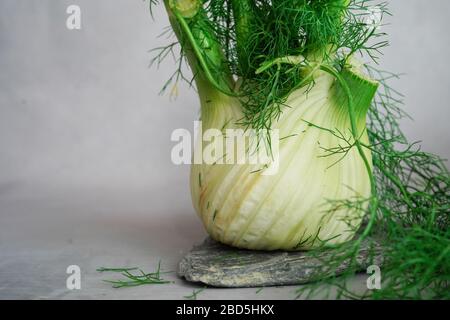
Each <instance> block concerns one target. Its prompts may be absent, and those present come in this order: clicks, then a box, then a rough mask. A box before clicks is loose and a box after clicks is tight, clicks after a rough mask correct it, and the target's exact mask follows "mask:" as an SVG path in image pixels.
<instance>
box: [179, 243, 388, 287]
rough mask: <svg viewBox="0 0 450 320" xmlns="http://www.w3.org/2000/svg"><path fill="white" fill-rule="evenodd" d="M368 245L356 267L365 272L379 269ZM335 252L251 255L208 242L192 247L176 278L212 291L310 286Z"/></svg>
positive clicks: (378, 257) (378, 256) (379, 260)
mask: <svg viewBox="0 0 450 320" xmlns="http://www.w3.org/2000/svg"><path fill="white" fill-rule="evenodd" d="M369 248H370V247H369V242H367V241H366V242H364V243H363V244H362V246H361V249H360V251H359V252H358V257H357V261H358V267H360V269H361V271H365V270H366V269H367V267H368V266H369V265H372V264H376V265H379V266H380V265H381V263H382V255H381V248H380V246H379V245H376V247H375V248H376V251H375V252H376V255H375V256H374V257H369ZM334 254H336V252H333V250H328V251H326V252H323V253H320V256H318V257H311V256H308V255H307V254H306V253H305V252H301V251H300V252H299V251H297V252H286V251H274V252H264V251H250V250H241V249H236V248H232V247H229V246H225V245H223V244H220V243H218V242H216V241H214V240H212V239H211V238H207V239H206V240H205V241H204V242H203V243H202V244H201V245H198V246H195V247H194V248H193V249H192V250H191V251H190V252H189V253H188V254H187V255H186V256H184V258H183V259H182V260H181V261H180V263H179V266H178V275H179V276H180V277H182V278H184V279H186V280H188V281H190V282H199V283H203V284H205V285H209V286H214V287H231V288H239V287H262V286H282V285H296V284H305V283H308V282H311V280H312V279H313V277H314V274H315V272H316V271H318V270H323V263H322V262H321V261H320V260H321V259H327V258H329V257H330V256H333V255H334ZM347 267H348V263H343V264H342V265H340V266H339V267H338V268H337V270H336V273H337V274H341V273H342V272H343V271H345V270H346V268H347Z"/></svg>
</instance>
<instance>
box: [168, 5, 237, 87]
mask: <svg viewBox="0 0 450 320" xmlns="http://www.w3.org/2000/svg"><path fill="white" fill-rule="evenodd" d="M201 2H202V1H200V0H165V2H164V3H165V5H166V10H167V12H168V15H169V20H170V22H171V24H172V27H173V29H174V30H175V34H176V35H177V37H178V39H179V41H180V44H181V45H182V47H183V49H184V52H185V54H186V56H187V59H188V62H189V65H190V66H191V69H192V70H193V72H194V75H195V77H196V82H197V87H198V89H199V90H202V88H203V87H205V86H206V87H208V86H209V85H210V86H212V87H214V88H215V89H216V90H218V91H220V92H222V93H224V94H226V95H235V94H234V92H233V87H234V83H233V78H232V76H231V72H230V70H229V68H228V66H227V63H226V59H225V56H224V53H223V51H222V48H221V46H220V43H219V41H218V39H217V38H216V36H215V34H214V31H213V30H212V29H211V27H210V26H211V23H210V21H209V19H208V17H207V16H206V14H205V12H204V10H203V8H202V5H201ZM208 83H209V85H208ZM207 89H211V88H207Z"/></svg>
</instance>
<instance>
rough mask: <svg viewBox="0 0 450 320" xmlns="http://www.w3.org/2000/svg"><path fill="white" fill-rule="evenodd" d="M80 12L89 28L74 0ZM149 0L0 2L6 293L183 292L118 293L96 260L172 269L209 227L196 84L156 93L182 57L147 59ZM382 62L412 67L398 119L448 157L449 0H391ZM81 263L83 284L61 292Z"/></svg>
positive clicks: (2, 279)
mask: <svg viewBox="0 0 450 320" xmlns="http://www.w3.org/2000/svg"><path fill="white" fill-rule="evenodd" d="M70 4H77V5H79V6H80V7H81V9H82V30H80V31H70V30H68V29H67V28H66V25H65V22H66V18H67V14H66V12H65V11H66V8H67V6H68V5H70ZM146 7H147V4H146V3H144V2H143V1H141V0H95V1H92V0H70V1H67V0H0V297H7V298H10V297H29V298H46V297H63V298H79V297H85V298H86V297H87V298H92V297H97V298H102V297H136V298H182V297H183V295H185V294H189V293H190V292H191V291H192V288H191V287H190V286H189V285H186V284H185V283H183V282H181V281H180V280H177V279H176V277H175V276H172V275H171V276H169V277H172V278H173V279H174V280H175V281H176V284H174V285H171V286H168V287H165V288H168V289H165V290H162V291H161V290H159V291H154V290H152V289H148V288H147V289H135V290H134V291H122V292H120V293H118V292H117V291H111V290H110V289H109V287H108V286H106V285H103V284H102V283H101V281H100V279H101V278H102V276H99V275H98V274H97V273H96V272H95V268H96V267H98V266H100V265H104V264H110V265H111V264H115V266H117V265H130V264H139V265H141V266H142V265H144V267H147V269H148V268H152V266H153V265H154V264H155V263H156V262H157V261H158V259H161V260H163V262H164V263H165V264H166V267H167V268H168V269H174V268H175V267H176V262H177V261H178V259H179V258H180V257H181V255H182V253H183V252H184V251H186V250H187V249H189V248H190V246H191V244H192V243H194V242H198V241H200V240H201V239H202V238H203V237H204V233H203V230H202V228H201V226H200V223H199V222H198V220H197V219H196V217H195V215H194V212H193V210H192V208H191V203H190V197H189V189H188V170H189V168H188V167H186V166H182V167H176V166H174V165H173V164H172V163H171V161H170V149H171V147H172V146H173V144H172V143H171V142H170V133H171V132H172V131H173V130H174V129H175V128H188V129H190V130H192V125H193V122H192V121H193V120H194V119H196V117H197V114H198V107H197V99H196V96H195V92H193V91H191V90H188V89H187V88H186V86H182V87H181V88H180V89H181V90H180V93H179V98H178V100H175V101H171V100H170V99H169V97H168V96H158V92H159V89H160V88H161V86H162V85H163V83H164V82H165V80H166V79H167V78H168V76H169V74H170V72H171V71H173V68H174V67H173V66H171V65H170V64H167V63H166V64H164V65H163V66H162V67H161V68H160V69H159V70H155V69H151V70H150V69H148V68H147V66H148V63H149V60H150V56H151V55H150V54H149V53H148V50H149V49H151V48H154V47H156V46H158V45H161V44H163V43H165V42H166V40H165V39H164V38H157V36H158V34H160V32H161V31H162V28H163V27H164V26H166V25H168V22H167V18H166V16H165V13H164V12H163V10H161V9H162V8H159V9H157V10H156V12H155V19H156V21H152V20H151V18H150V16H149V13H148V11H147V9H146ZM390 7H391V10H392V12H393V14H394V18H390V19H389V22H390V23H391V25H389V26H386V27H384V28H385V30H386V31H387V32H389V34H390V37H389V40H390V42H391V46H390V47H389V48H388V49H386V50H385V51H384V52H385V56H384V57H383V58H382V67H383V68H385V69H388V70H391V71H394V72H399V73H405V74H406V75H405V76H403V77H402V79H401V80H399V81H397V82H396V83H395V87H396V88H398V89H399V90H400V91H401V92H403V93H404V94H405V96H406V98H405V102H406V106H405V110H407V111H408V112H409V114H410V115H411V116H412V117H413V118H414V119H415V122H412V121H409V120H405V121H402V124H403V129H404V131H405V132H406V133H407V135H408V136H409V137H410V139H411V140H422V141H423V148H424V150H427V151H430V152H434V153H438V154H440V155H442V156H443V157H445V158H449V157H450V129H449V128H448V120H449V115H450V111H449V102H448V101H449V100H450V88H449V85H450V76H449V74H450V72H449V71H450V67H449V64H448V57H449V56H450V38H449V37H448V21H449V19H450V1H447V0H431V1H421V0H395V1H391V5H390ZM69 264H78V265H80V266H81V267H82V271H83V275H85V278H83V279H85V280H83V281H84V282H83V284H84V287H83V288H84V289H83V290H80V291H77V292H69V291H68V290H66V289H65V277H66V274H65V268H66V266H68V265H69ZM293 290H294V288H286V289H283V288H281V289H280V288H278V289H271V290H266V291H263V292H262V293H261V294H260V295H259V296H255V294H254V291H253V290H252V289H249V290H239V291H235V292H232V291H220V290H210V291H208V293H204V297H212V298H229V297H231V298H235V297H243V298H244V297H245V298H257V297H263V298H289V297H291V295H292V292H293Z"/></svg>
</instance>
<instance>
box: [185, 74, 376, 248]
mask: <svg viewBox="0 0 450 320" xmlns="http://www.w3.org/2000/svg"><path fill="white" fill-rule="evenodd" d="M342 76H343V77H344V78H345V80H346V82H347V83H349V84H351V86H350V87H351V88H352V89H351V91H352V95H353V97H354V102H355V103H354V104H355V113H356V121H357V122H356V124H357V130H358V132H359V135H360V139H359V140H360V142H361V143H362V144H365V145H369V141H368V136H367V132H366V125H365V123H366V112H367V109H368V106H369V104H370V101H371V100H372V98H373V95H374V94H375V91H376V88H377V84H376V83H374V82H372V81H371V80H368V79H366V78H365V77H364V76H363V75H361V74H360V73H359V72H357V71H349V70H348V69H346V70H345V71H344V72H343V73H342ZM199 96H200V97H201V106H202V113H201V117H202V118H201V120H202V121H203V130H206V129H210V128H215V129H223V128H239V125H237V124H236V123H238V122H239V120H240V119H241V118H242V113H241V108H240V103H239V100H238V99H236V98H233V97H230V96H227V95H224V94H222V93H220V92H218V91H216V90H213V89H211V88H208V89H204V88H202V87H201V85H200V86H199ZM286 105H287V106H288V107H285V108H284V109H283V112H282V113H281V116H280V117H279V119H277V120H276V121H274V122H273V124H272V129H278V130H279V138H280V141H279V147H278V148H279V168H278V171H277V172H276V174H273V175H264V174H263V171H264V170H260V169H261V165H255V164H248V163H247V164H193V165H192V168H191V193H192V201H193V204H194V207H195V210H196V211H197V213H198V215H199V217H200V218H201V220H202V221H203V224H204V226H205V228H206V230H207V232H208V233H209V234H210V236H211V237H212V238H214V239H215V240H217V241H220V242H222V243H225V244H228V245H232V246H235V247H239V248H247V249H259V250H276V249H285V250H296V249H310V248H312V247H316V246H319V245H321V244H323V243H324V241H327V243H331V244H335V243H341V242H344V241H347V240H349V239H350V238H351V237H352V236H353V235H354V233H355V231H356V229H357V228H358V226H359V225H360V224H361V221H362V218H363V214H362V213H363V212H364V211H365V209H366V207H367V203H368V202H367V201H364V199H367V198H369V197H370V194H371V182H370V179H369V176H368V174H367V168H366V166H365V163H364V161H363V158H362V157H361V155H360V154H359V153H358V150H357V148H356V147H354V146H353V147H350V146H351V145H352V144H353V143H354V139H353V138H352V133H351V132H352V131H351V123H350V117H349V112H348V97H347V95H346V94H345V93H344V91H343V90H342V88H341V86H340V85H339V82H337V81H336V79H335V77H333V76H332V75H330V74H328V73H325V72H322V71H320V72H316V74H315V76H314V86H312V87H308V86H305V87H303V88H301V89H297V90H295V91H294V92H292V93H291V94H290V96H289V97H288V99H287V101H286ZM230 120H231V121H230ZM203 145H204V146H205V145H206V143H204V142H203ZM338 150H340V152H336V151H338ZM364 152H365V156H366V159H367V160H368V162H369V164H370V166H371V154H370V151H369V149H367V148H365V150H364ZM350 199H352V200H355V199H361V208H359V209H360V210H351V209H349V208H348V207H346V206H339V205H338V203H339V201H346V200H350Z"/></svg>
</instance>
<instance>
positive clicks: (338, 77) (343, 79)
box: [321, 65, 378, 258]
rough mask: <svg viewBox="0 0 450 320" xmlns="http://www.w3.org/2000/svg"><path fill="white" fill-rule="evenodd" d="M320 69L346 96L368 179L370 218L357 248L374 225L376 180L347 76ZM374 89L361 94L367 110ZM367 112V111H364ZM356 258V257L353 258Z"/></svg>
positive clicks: (353, 131)
mask: <svg viewBox="0 0 450 320" xmlns="http://www.w3.org/2000/svg"><path fill="white" fill-rule="evenodd" d="M321 69H322V70H323V71H325V72H328V73H329V74H331V75H333V76H334V77H335V78H336V80H337V81H338V82H339V84H340V86H341V88H342V89H343V91H344V93H345V95H346V96H347V100H348V101H347V106H348V115H349V118H350V126H351V132H352V135H353V139H354V140H355V146H356V148H357V149H358V153H359V155H360V156H361V158H362V160H363V161H364V166H365V167H366V171H367V175H368V177H369V180H370V188H371V197H370V218H369V222H368V224H367V226H366V227H365V229H364V231H363V232H362V234H361V236H360V237H359V238H358V240H357V241H356V243H355V247H356V246H359V245H360V243H361V242H362V241H363V240H364V239H365V238H366V237H367V236H368V235H369V234H370V232H371V230H372V228H373V225H374V223H375V220H376V214H377V210H378V197H377V185H376V180H375V177H374V175H373V170H372V165H371V163H370V162H369V159H368V158H367V156H366V154H365V152H364V149H363V146H362V143H361V141H360V133H359V130H358V125H357V112H356V110H355V105H354V101H355V100H354V95H353V93H352V90H351V89H350V87H349V84H348V81H349V80H346V78H347V79H348V78H349V76H350V75H349V74H347V75H346V74H345V73H344V75H342V74H341V73H339V72H338V71H336V70H335V69H334V68H332V67H329V66H326V65H322V66H321ZM352 78H353V80H351V81H354V80H356V79H355V78H354V76H350V79H352ZM353 85H355V83H353ZM376 88H377V85H376V86H375V90H373V88H370V87H369V90H368V93H367V94H363V95H362V98H359V99H362V101H366V102H368V105H367V108H368V106H369V105H370V103H371V101H372V99H373V96H374V95H375V92H376ZM370 95H372V97H371V99H370ZM364 107H365V106H364V105H363V109H364ZM366 112H367V109H366ZM355 258H356V257H355Z"/></svg>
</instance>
